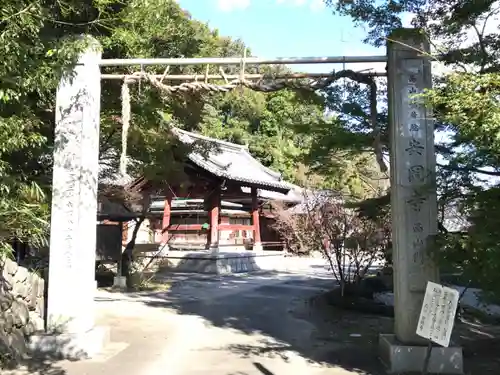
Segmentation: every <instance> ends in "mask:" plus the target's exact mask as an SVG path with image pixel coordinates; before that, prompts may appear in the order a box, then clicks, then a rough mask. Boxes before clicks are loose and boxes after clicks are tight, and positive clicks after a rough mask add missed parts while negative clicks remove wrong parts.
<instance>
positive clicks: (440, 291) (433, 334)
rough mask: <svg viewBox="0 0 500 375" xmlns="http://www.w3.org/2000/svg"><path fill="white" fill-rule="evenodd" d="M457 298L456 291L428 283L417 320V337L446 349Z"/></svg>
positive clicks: (448, 343) (453, 320)
mask: <svg viewBox="0 0 500 375" xmlns="http://www.w3.org/2000/svg"><path fill="white" fill-rule="evenodd" d="M459 297H460V296H459V293H458V291H457V290H455V289H452V288H448V287H446V286H442V285H439V284H436V283H432V282H430V281H429V282H428V283H427V288H426V290H425V297H424V302H423V303H422V310H421V311H420V318H419V319H418V326H417V335H419V336H421V337H423V338H426V339H429V340H431V341H433V342H435V343H436V344H439V345H441V346H445V347H448V345H450V338H451V331H452V330H453V324H454V322H455V313H456V311H457V305H458V299H459Z"/></svg>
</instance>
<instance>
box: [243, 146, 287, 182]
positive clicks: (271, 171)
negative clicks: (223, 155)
mask: <svg viewBox="0 0 500 375" xmlns="http://www.w3.org/2000/svg"><path fill="white" fill-rule="evenodd" d="M242 151H243V153H244V155H245V156H246V157H247V158H248V159H250V160H251V161H252V162H253V163H254V164H256V165H258V166H259V167H260V168H261V169H262V170H263V171H265V172H266V173H267V174H269V175H271V176H273V177H274V178H279V179H280V180H281V179H282V177H283V175H282V174H281V173H280V172H276V171H273V170H272V169H271V168H268V167H266V166H265V165H264V164H262V163H261V162H260V161H258V160H257V159H256V158H255V157H254V156H253V155H252V154H251V153H250V151H248V149H244V150H242Z"/></svg>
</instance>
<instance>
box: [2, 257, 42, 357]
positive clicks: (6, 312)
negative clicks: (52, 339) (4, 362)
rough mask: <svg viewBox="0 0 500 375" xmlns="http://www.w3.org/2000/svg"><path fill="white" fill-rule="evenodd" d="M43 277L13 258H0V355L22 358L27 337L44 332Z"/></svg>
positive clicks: (25, 348)
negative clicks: (20, 264) (37, 332)
mask: <svg viewBox="0 0 500 375" xmlns="http://www.w3.org/2000/svg"><path fill="white" fill-rule="evenodd" d="M44 288H45V283H44V280H43V278H42V277H40V276H38V275H37V274H36V273H33V272H30V271H28V269H27V268H25V267H21V266H19V265H18V264H17V263H16V262H15V261H13V260H10V259H0V354H2V353H3V354H9V355H10V356H12V357H14V358H19V357H20V356H22V355H23V354H25V353H26V351H27V346H26V342H27V341H26V340H27V337H28V336H29V335H31V334H33V333H34V332H36V331H41V330H43V329H44V320H43V316H44Z"/></svg>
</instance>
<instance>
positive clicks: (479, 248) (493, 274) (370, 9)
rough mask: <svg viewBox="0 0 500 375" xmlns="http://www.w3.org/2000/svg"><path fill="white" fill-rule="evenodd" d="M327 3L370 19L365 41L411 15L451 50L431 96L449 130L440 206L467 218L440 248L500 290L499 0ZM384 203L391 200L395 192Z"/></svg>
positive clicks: (436, 44)
mask: <svg viewBox="0 0 500 375" xmlns="http://www.w3.org/2000/svg"><path fill="white" fill-rule="evenodd" d="M327 3H328V5H329V6H330V7H331V8H332V9H333V10H334V11H335V12H338V13H340V14H343V15H348V16H350V17H352V18H353V20H354V21H355V22H356V23H358V24H363V25H365V26H367V27H368V35H367V37H366V40H365V41H366V42H367V43H371V44H373V45H376V46H381V45H384V44H385V43H386V42H387V39H388V37H389V35H390V33H391V32H392V31H393V30H395V29H397V28H400V27H401V25H402V19H403V17H405V18H406V17H410V18H411V19H412V24H413V25H414V26H415V27H419V28H421V29H422V30H423V31H424V32H426V33H427V35H428V36H429V38H430V40H431V42H432V47H433V49H434V50H435V51H436V52H438V53H440V54H442V55H443V56H442V58H441V61H442V62H443V63H444V64H446V66H448V67H450V68H453V69H454V70H455V71H454V72H453V73H451V74H441V75H436V76H435V78H434V81H435V89H434V90H431V91H429V92H428V93H426V94H425V95H424V96H425V99H426V100H427V101H428V102H429V104H431V105H432V106H433V108H434V112H435V118H436V125H435V126H436V131H438V132H442V131H446V132H447V135H448V137H447V138H448V140H447V141H446V142H443V143H441V144H438V145H436V151H437V152H438V154H439V155H440V156H441V158H442V159H444V162H443V163H440V165H439V168H438V192H439V195H440V198H439V201H440V205H441V207H440V209H441V211H442V212H444V211H445V210H446V208H447V207H448V208H450V207H452V208H453V209H454V210H457V211H458V212H459V214H460V215H462V216H464V217H466V218H467V225H466V226H465V227H461V228H453V229H452V232H455V233H450V231H449V230H448V229H447V228H446V227H445V225H440V228H441V230H442V241H441V247H440V249H439V250H440V251H439V253H440V254H441V256H442V259H443V260H444V262H445V264H448V265H450V264H451V265H452V266H455V267H458V268H459V269H460V270H462V272H463V274H464V276H465V278H466V279H469V280H474V281H475V282H477V283H479V285H480V286H481V287H482V288H484V289H485V290H487V291H493V292H495V293H497V294H500V290H499V289H498V285H499V284H498V282H497V281H498V272H497V271H498V267H499V266H500V248H499V247H498V242H499V241H498V240H499V238H500V232H499V230H498V226H497V225H495V223H496V222H497V221H498V217H499V215H500V211H499V210H498V205H497V204H496V203H495V202H496V201H495V199H496V197H497V194H498V193H497V191H498V190H499V188H500V186H499V184H498V179H492V178H496V177H498V176H500V164H499V159H498V155H499V151H500V149H499V144H498V134H499V128H498V120H497V119H498V110H499V108H500V107H499V103H498V78H499V75H498V74H499V67H498V61H499V59H498V45H499V43H500V35H499V33H498V27H497V26H496V25H495V17H496V15H497V14H498V11H499V8H498V4H497V3H496V2H495V1H474V2H472V1H465V2H464V1H458V0H452V1H451V2H450V1H442V0H411V1H406V0H391V1H382V2H380V1H371V0H368V1H363V2H347V1H334V0H328V1H327ZM383 127H384V125H383V126H382V128H383ZM355 133H356V134H357V133H358V132H355ZM382 139H386V138H384V137H382ZM376 203H385V204H388V199H384V200H379V201H377V202H376ZM365 209H366V207H365ZM368 211H370V212H372V211H373V210H368ZM441 224H443V223H441Z"/></svg>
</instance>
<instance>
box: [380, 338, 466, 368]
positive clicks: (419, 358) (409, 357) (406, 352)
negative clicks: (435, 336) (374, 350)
mask: <svg viewBox="0 0 500 375" xmlns="http://www.w3.org/2000/svg"><path fill="white" fill-rule="evenodd" d="M426 354H427V347H426V346H410V345H404V344H401V343H399V342H398V340H397V339H396V335H391V334H382V335H380V336H379V355H380V359H381V360H382V362H383V363H384V365H385V366H386V367H387V373H389V374H401V373H407V372H411V373H413V372H415V373H420V372H422V368H423V365H424V361H425V356H426ZM428 370H429V373H432V374H463V373H464V366H463V356H462V348H460V347H448V348H443V347H435V348H432V352H431V357H430V361H429V369H428Z"/></svg>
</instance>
